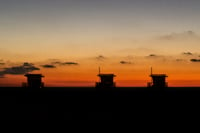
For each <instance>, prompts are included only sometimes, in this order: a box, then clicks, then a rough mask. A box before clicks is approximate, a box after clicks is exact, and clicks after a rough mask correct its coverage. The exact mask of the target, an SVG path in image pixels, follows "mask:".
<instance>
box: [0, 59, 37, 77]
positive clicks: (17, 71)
mask: <svg viewBox="0 0 200 133" xmlns="http://www.w3.org/2000/svg"><path fill="white" fill-rule="evenodd" d="M36 70H40V69H39V68H37V67H35V66H34V65H33V64H30V63H27V62H25V63H24V64H23V65H21V66H13V67H10V68H4V70H3V71H0V77H4V75H6V74H11V75H23V74H26V73H28V72H32V71H36Z"/></svg>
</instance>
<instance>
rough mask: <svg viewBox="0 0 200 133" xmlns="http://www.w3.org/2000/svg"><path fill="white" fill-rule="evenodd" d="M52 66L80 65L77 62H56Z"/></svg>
mask: <svg viewBox="0 0 200 133" xmlns="http://www.w3.org/2000/svg"><path fill="white" fill-rule="evenodd" d="M52 64H55V65H56V64H57V65H79V64H78V63H77V62H60V61H56V62H52Z"/></svg>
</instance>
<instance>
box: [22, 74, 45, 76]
mask: <svg viewBox="0 0 200 133" xmlns="http://www.w3.org/2000/svg"><path fill="white" fill-rule="evenodd" d="M24 76H26V77H44V76H43V75H42V74H25V75H24Z"/></svg>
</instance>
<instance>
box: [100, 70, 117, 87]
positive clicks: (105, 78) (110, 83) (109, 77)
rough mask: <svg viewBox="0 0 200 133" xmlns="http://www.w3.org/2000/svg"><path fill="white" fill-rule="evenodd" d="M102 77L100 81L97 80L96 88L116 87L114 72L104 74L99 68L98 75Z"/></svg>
mask: <svg viewBox="0 0 200 133" xmlns="http://www.w3.org/2000/svg"><path fill="white" fill-rule="evenodd" d="M97 76H98V77H99V78H100V82H96V88H105V89H106V88H114V87H115V82H114V77H116V76H115V75H114V74H102V73H101V72H100V68H99V74H98V75H97Z"/></svg>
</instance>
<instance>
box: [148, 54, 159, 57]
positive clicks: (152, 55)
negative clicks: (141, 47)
mask: <svg viewBox="0 0 200 133" xmlns="http://www.w3.org/2000/svg"><path fill="white" fill-rule="evenodd" d="M156 56H157V55H155V54H150V55H149V57H156Z"/></svg>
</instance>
